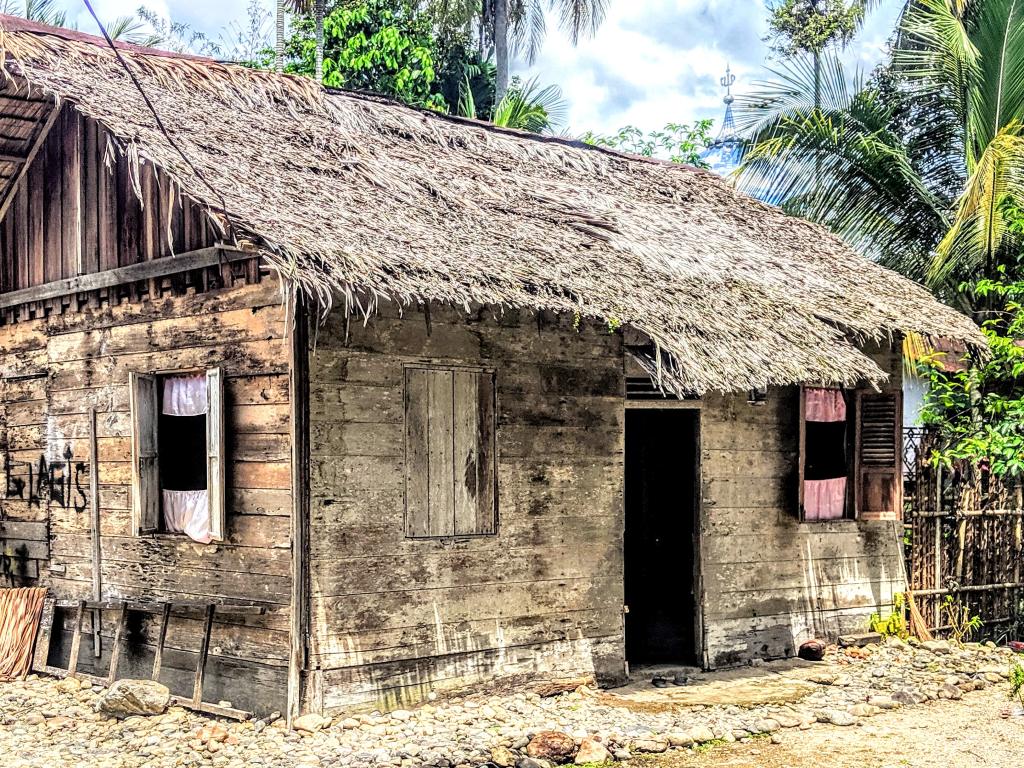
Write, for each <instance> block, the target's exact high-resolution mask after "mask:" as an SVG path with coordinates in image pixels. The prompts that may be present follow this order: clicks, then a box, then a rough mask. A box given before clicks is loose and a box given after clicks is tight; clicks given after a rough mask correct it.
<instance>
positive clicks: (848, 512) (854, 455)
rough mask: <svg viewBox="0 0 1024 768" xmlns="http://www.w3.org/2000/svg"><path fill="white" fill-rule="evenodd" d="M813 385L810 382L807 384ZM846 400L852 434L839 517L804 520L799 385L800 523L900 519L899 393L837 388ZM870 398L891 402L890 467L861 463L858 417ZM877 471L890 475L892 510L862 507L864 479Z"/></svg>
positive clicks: (802, 392)
mask: <svg viewBox="0 0 1024 768" xmlns="http://www.w3.org/2000/svg"><path fill="white" fill-rule="evenodd" d="M808 386H813V385H808ZM839 389H840V391H842V392H843V394H844V396H845V397H846V400H847V408H848V409H852V410H853V414H852V419H851V418H850V414H849V412H848V413H847V423H848V424H849V423H850V422H851V421H852V425H853V426H852V434H849V435H848V436H847V447H848V451H849V457H848V459H847V474H846V478H847V492H846V503H845V508H844V511H843V516H842V517H841V518H834V519H831V520H808V519H807V517H806V514H805V511H804V471H805V464H806V458H807V419H806V415H807V397H806V387H804V386H802V385H801V386H800V388H799V400H800V405H799V417H798V418H799V439H798V443H799V445H798V456H797V465H798V473H797V475H798V479H797V489H798V490H797V499H798V501H797V513H798V517H799V519H800V522H801V523H807V524H821V523H826V524H827V523H841V522H844V521H856V520H900V519H902V507H903V463H902V459H903V450H902V438H903V393H902V391H900V390H885V391H882V392H877V391H875V390H869V389H862V388H858V389H846V388H839ZM871 398H878V399H881V398H892V399H893V400H894V402H895V415H894V424H893V427H894V430H895V434H894V438H893V439H894V443H893V444H894V446H895V462H894V466H893V467H873V466H870V465H865V463H864V461H863V457H862V453H863V445H862V434H861V432H862V419H863V414H864V400H866V399H871ZM871 473H874V474H881V475H891V476H892V480H891V483H892V487H893V501H894V507H895V509H894V510H892V511H886V512H879V511H876V510H867V511H865V510H864V508H863V507H864V499H863V495H864V490H863V489H864V482H865V477H866V475H867V474H871Z"/></svg>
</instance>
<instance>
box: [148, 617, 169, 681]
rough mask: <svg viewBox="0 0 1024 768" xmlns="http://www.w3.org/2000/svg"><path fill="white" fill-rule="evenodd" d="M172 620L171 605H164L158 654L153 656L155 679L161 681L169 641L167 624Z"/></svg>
mask: <svg viewBox="0 0 1024 768" xmlns="http://www.w3.org/2000/svg"><path fill="white" fill-rule="evenodd" d="M170 619H171V604H170V603H164V609H163V611H162V612H161V614H160V634H159V635H158V637H157V643H156V654H155V655H154V656H153V675H152V677H153V679H154V680H159V679H160V665H161V664H162V663H163V659H164V643H165V642H166V641H167V624H168V622H169V621H170Z"/></svg>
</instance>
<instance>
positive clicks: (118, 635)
mask: <svg viewBox="0 0 1024 768" xmlns="http://www.w3.org/2000/svg"><path fill="white" fill-rule="evenodd" d="M127 626H128V603H121V611H120V615H119V616H118V619H117V629H116V630H115V631H114V646H113V647H112V648H111V649H110V672H109V673H108V674H107V685H108V686H110V685H113V684H114V681H115V680H116V679H117V660H118V656H120V655H121V641H122V640H123V639H124V631H125V629H126V628H127Z"/></svg>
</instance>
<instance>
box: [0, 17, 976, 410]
mask: <svg viewBox="0 0 1024 768" xmlns="http://www.w3.org/2000/svg"><path fill="white" fill-rule="evenodd" d="M0 28H3V35H2V40H0V42H2V46H3V48H4V49H5V52H6V56H5V66H6V71H7V72H8V73H9V74H10V76H11V77H12V78H13V79H14V81H15V82H17V83H19V84H23V83H25V82H27V83H28V84H30V86H31V87H34V88H37V89H40V90H42V91H43V92H45V93H48V94H51V95H53V96H54V97H56V98H58V99H66V100H69V101H71V102H73V103H74V105H75V107H76V108H77V109H78V110H80V111H81V112H82V113H84V114H86V115H87V116H89V117H92V118H95V119H96V120H98V121H100V122H101V123H102V124H103V125H105V126H106V127H107V128H108V129H109V130H110V131H111V132H112V133H113V134H114V135H115V136H116V137H117V139H118V140H119V141H120V147H119V149H120V150H121V151H123V152H125V153H126V154H128V155H129V157H131V158H133V159H136V158H137V159H138V161H139V162H152V163H155V164H157V165H159V166H161V167H162V168H163V169H164V170H165V171H167V172H169V173H170V174H171V175H172V177H174V178H175V179H176V180H177V182H178V183H179V184H180V186H181V189H182V191H183V192H184V193H185V194H188V195H190V196H191V197H192V198H194V199H196V200H198V201H200V202H201V203H203V204H205V205H207V206H208V207H209V209H210V210H211V215H213V216H214V217H215V218H217V219H219V220H221V221H222V222H223V221H227V222H228V223H229V225H230V230H231V235H232V236H234V237H236V238H239V239H241V238H245V239H250V240H252V241H254V242H256V243H257V244H258V245H259V247H260V249H261V250H262V251H263V252H264V254H265V257H266V260H267V261H268V262H269V263H270V264H272V265H273V266H274V267H275V268H276V269H277V270H278V271H279V272H280V273H281V275H282V276H283V277H284V278H286V279H287V280H288V281H290V282H289V284H290V285H294V286H296V287H297V288H299V289H302V290H304V291H306V292H307V293H308V294H310V295H311V296H313V297H315V298H316V299H317V300H318V301H319V302H320V304H321V306H328V305H329V302H330V301H331V298H332V297H333V296H337V295H338V294H341V295H343V296H345V298H346V300H348V301H350V302H354V303H356V304H357V305H359V306H362V307H364V308H366V307H368V306H372V305H373V303H374V302H376V301H378V300H381V299H384V298H386V299H390V300H396V301H399V302H402V303H406V304H407V303H415V302H422V301H425V300H432V301H440V302H450V303H452V304H455V305H465V306H466V307H470V306H471V305H477V304H485V305H493V306H499V307H500V306H512V307H527V308H539V309H549V310H554V311H558V312H572V313H579V314H580V315H582V316H584V317H594V318H600V319H606V320H610V321H614V322H616V323H623V324H627V325H630V326H632V327H633V328H635V329H637V330H639V331H641V332H642V333H644V334H645V335H646V336H647V337H649V338H650V339H651V341H652V342H653V343H654V348H655V349H660V350H661V354H654V355H652V357H651V358H650V359H649V360H648V361H647V363H648V365H649V367H650V369H651V370H652V371H655V372H657V373H658V374H659V375H661V376H662V382H663V384H664V385H665V386H667V387H668V388H670V389H674V390H677V391H678V390H687V391H695V392H704V391H706V390H711V389H718V390H736V389H745V388H750V387H755V386H762V385H769V384H788V383H793V382H799V381H812V380H813V381H821V382H835V383H843V384H853V383H856V382H863V381H865V380H867V381H878V380H881V379H883V378H884V377H885V374H884V373H883V372H882V371H881V370H880V369H879V368H878V366H877V365H876V364H875V363H874V362H872V361H871V360H870V359H869V358H868V357H867V356H865V355H864V354H863V353H862V352H861V351H860V350H859V349H858V344H860V343H862V342H864V341H865V340H868V339H889V338H893V337H895V336H897V335H899V334H901V333H904V332H908V331H913V332H917V333H919V334H922V335H924V336H929V337H935V336H939V337H948V338H952V339H958V340H961V341H964V342H967V343H969V344H980V343H982V341H981V337H980V335H979V334H978V332H977V329H976V328H975V326H974V325H973V324H972V323H971V322H970V321H969V320H968V319H967V318H966V317H964V316H962V315H960V314H958V313H956V312H954V311H953V310H951V309H949V308H946V307H944V306H942V305H940V304H938V303H937V302H936V301H935V300H933V299H932V297H931V296H930V295H929V294H928V293H926V292H925V291H924V290H923V289H921V288H920V287H918V286H917V285H915V284H912V283H910V282H908V281H907V280H904V279H902V278H900V277H898V276H897V275H895V274H893V273H891V272H888V271H886V270H884V269H882V268H881V267H879V266H877V265H875V264H873V263H870V262H868V261H866V260H865V259H863V258H861V257H859V256H858V255H856V254H855V253H853V252H852V251H851V250H850V249H849V248H847V247H846V246H845V245H844V244H843V243H841V242H840V241H839V240H837V239H836V238H835V237H832V236H831V235H829V234H828V233H827V232H825V231H824V230H822V229H821V228H819V227H816V226H814V225H811V224H808V223H806V222H803V221H800V220H797V219H793V218H790V217H787V216H786V215H784V214H783V213H782V212H781V211H779V210H778V209H776V208H773V207H770V206H767V205H763V204H761V203H759V202H756V201H754V200H752V199H751V198H748V197H746V196H744V195H741V194H739V193H737V192H736V191H734V190H733V189H731V188H730V187H729V186H728V185H727V184H725V183H724V182H723V181H722V180H720V179H719V178H717V177H716V176H714V175H712V174H710V173H707V172H704V171H701V170H698V169H694V168H690V167H682V166H673V165H669V164H667V163H658V162H651V161H644V160H642V159H639V158H632V157H627V156H624V155H621V154H617V153H613V152H608V151H605V150H601V149H597V148H593V147H587V146H584V145H581V144H578V143H576V142H572V141H568V140H559V139H543V138H540V137H536V136H526V135H521V134H518V133H516V132H513V131H508V130H500V129H495V128H493V127H489V126H484V125H482V124H478V123H473V122H469V121H458V120H453V119H450V118H445V117H442V116H437V115H432V114H427V113H423V112H420V111H417V110H413V109H410V108H407V107H404V106H400V105H397V104H394V103H391V102H388V101H384V100H381V99H376V98H372V97H368V96H360V95H356V94H350V93H339V92H334V91H328V90H325V89H323V88H321V87H320V86H318V85H316V84H314V83H313V82H312V81H309V80H304V79H300V78H296V77H290V76H283V75H277V74H272V73H268V72H259V71H253V70H249V69H245V68H242V67H238V66H233V65H224V64H219V63H215V62H212V61H209V60H198V59H189V58H183V57H173V56H163V55H159V54H158V53H156V52H152V51H149V52H146V51H141V50H138V49H133V48H131V47H130V46H125V48H124V58H125V59H126V60H127V62H128V65H129V66H130V67H131V68H132V70H133V72H134V73H135V75H136V76H137V78H138V79H139V81H140V82H141V83H142V84H143V86H144V88H145V90H146V91H147V93H148V95H149V96H150V98H151V99H152V101H153V102H154V104H155V106H156V109H157V111H158V112H159V113H160V114H161V115H162V116H163V118H164V120H165V122H166V123H167V124H168V125H167V127H168V129H169V131H170V132H171V134H172V135H173V138H174V140H175V141H176V142H177V144H178V145H180V147H181V148H182V150H183V151H184V154H185V155H187V156H188V158H189V160H191V163H192V164H194V168H193V167H192V164H190V163H186V162H185V161H184V160H183V158H182V156H181V154H179V153H178V152H177V151H175V149H174V147H173V146H172V144H171V143H169V142H168V140H167V138H166V137H165V136H164V135H163V134H162V133H161V132H160V131H159V130H158V129H157V126H156V124H155V121H154V119H153V116H152V114H151V113H150V111H149V110H148V109H147V108H146V106H145V104H144V102H143V100H142V99H141V97H140V95H139V93H138V92H137V91H136V89H135V88H134V87H133V86H132V83H131V82H130V80H129V78H128V76H127V74H126V72H125V71H124V69H123V68H122V67H121V66H120V64H119V63H118V62H117V61H116V60H115V57H114V56H113V55H112V52H111V51H110V49H109V48H107V47H105V45H104V44H103V43H102V41H99V40H98V39H90V38H88V37H87V36H84V35H81V34H77V33H68V32H66V31H62V30H53V29H47V28H40V27H34V26H32V25H28V24H26V23H25V22H23V21H20V20H17V21H16V20H12V19H10V18H2V19H0ZM197 170H198V172H199V175H197Z"/></svg>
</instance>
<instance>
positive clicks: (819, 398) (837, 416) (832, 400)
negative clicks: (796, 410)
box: [804, 387, 846, 421]
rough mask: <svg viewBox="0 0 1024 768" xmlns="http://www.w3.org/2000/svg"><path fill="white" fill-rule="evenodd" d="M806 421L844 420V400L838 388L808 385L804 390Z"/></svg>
mask: <svg viewBox="0 0 1024 768" xmlns="http://www.w3.org/2000/svg"><path fill="white" fill-rule="evenodd" d="M804 418H805V419H806V420H807V421H846V400H845V399H844V398H843V392H842V390H839V389H824V388H821V387H808V388H807V389H806V390H804Z"/></svg>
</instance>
